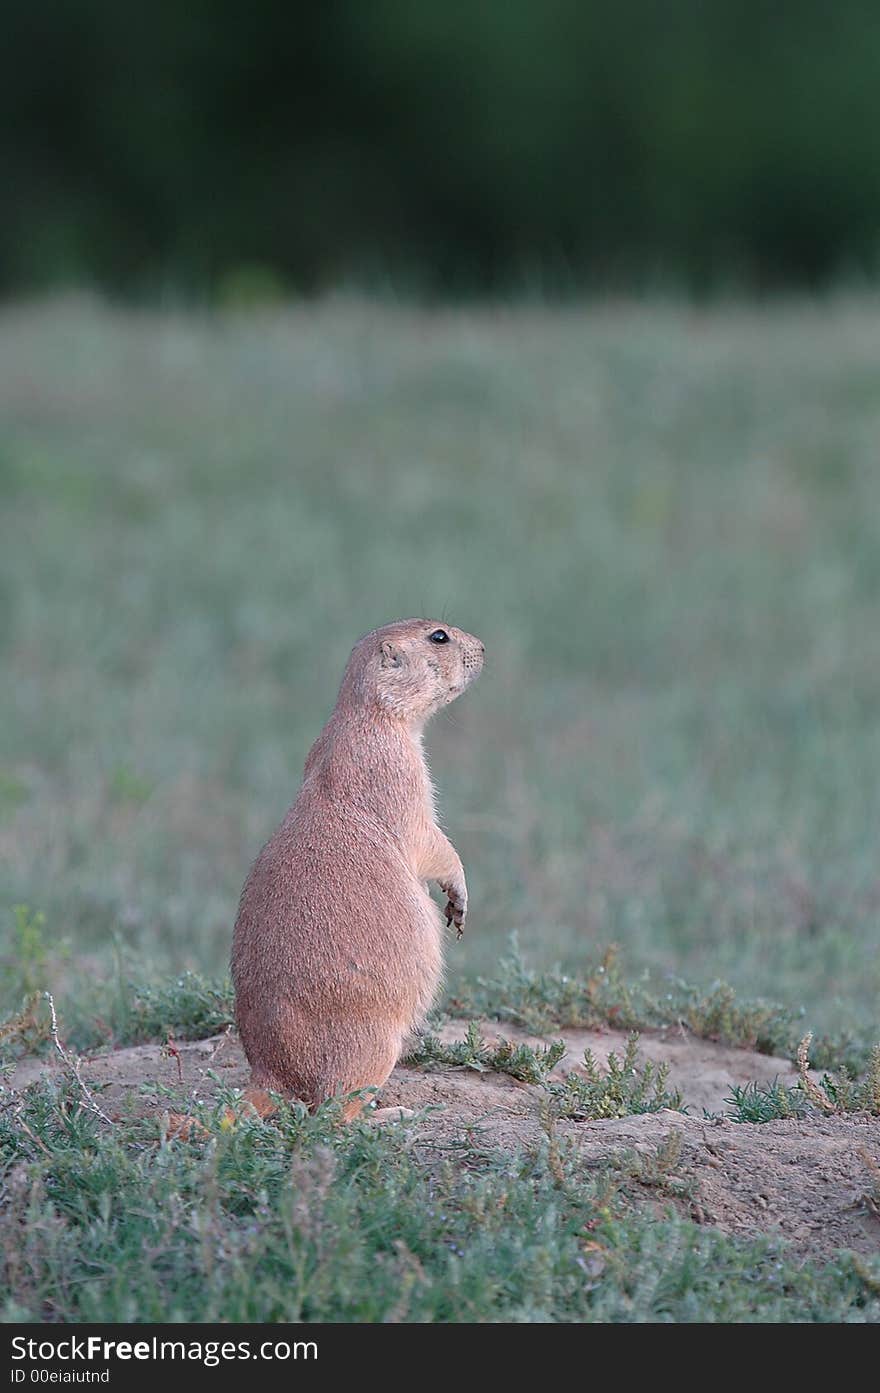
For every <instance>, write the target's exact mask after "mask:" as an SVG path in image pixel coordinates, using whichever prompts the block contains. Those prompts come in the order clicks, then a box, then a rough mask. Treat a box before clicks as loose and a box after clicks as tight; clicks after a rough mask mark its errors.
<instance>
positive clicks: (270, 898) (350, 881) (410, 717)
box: [232, 619, 484, 1118]
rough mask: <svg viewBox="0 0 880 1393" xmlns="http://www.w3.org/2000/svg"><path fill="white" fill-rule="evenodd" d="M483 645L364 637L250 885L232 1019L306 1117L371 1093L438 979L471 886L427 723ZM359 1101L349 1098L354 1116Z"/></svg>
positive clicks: (259, 1062) (412, 624)
mask: <svg viewBox="0 0 880 1393" xmlns="http://www.w3.org/2000/svg"><path fill="white" fill-rule="evenodd" d="M483 652H484V649H483V644H482V643H481V642H480V640H479V639H477V638H474V637H473V635H471V634H466V633H464V632H462V630H461V629H456V628H453V627H452V626H451V625H450V624H445V623H443V622H440V621H436V620H429V619H404V620H400V621H399V622H398V623H396V624H387V625H385V627H384V628H381V629H375V630H373V632H372V633H369V634H367V635H366V637H365V638H362V639H361V640H360V642H359V643H358V644H356V646H355V648H354V649H353V651H352V654H351V657H350V659H349V661H348V665H347V667H346V669H345V673H344V675H343V678H342V684H341V686H340V689H339V696H338V699H337V702H336V706H335V708H334V710H333V714H332V715H331V717H330V719H329V721H328V722H327V724H326V726H325V727H324V729H323V731H322V732H321V734H320V735H319V737H318V739H317V740H316V741H315V744H314V745H313V746H312V749H311V751H310V753H309V756H308V758H307V760H306V764H305V771H304V775H303V783H302V787H301V789H300V791H299V795H298V797H297V799H296V802H295V803H294V805H293V807H292V808H291V809H290V810H289V812H288V813H287V815H286V817H285V818H284V821H283V822H282V824H281V826H280V827H279V828H278V830H277V832H276V833H275V834H274V836H273V837H272V838H271V839H270V840H269V841H268V842H267V844H266V846H264V848H263V850H262V851H261V852H260V855H259V856H258V857H257V860H256V862H255V863H254V865H253V867H252V868H251V871H250V874H249V875H248V878H247V880H246V881H245V885H244V889H243V891H242V895H241V902H240V905H239V911H238V918H237V920H236V924H235V932H234V936H233V946H232V979H233V983H234V985H235V996H236V1020H237V1023H238V1029H239V1032H240V1034H241V1040H242V1044H243V1046H244V1049H245V1053H246V1054H247V1057H248V1061H249V1063H250V1065H251V1071H252V1083H251V1088H250V1089H249V1090H248V1093H247V1095H246V1096H247V1097H248V1098H249V1100H250V1101H251V1103H252V1104H253V1105H254V1106H255V1107H256V1108H257V1110H258V1111H259V1112H261V1113H266V1112H268V1111H271V1102H270V1100H269V1099H268V1095H267V1090H271V1091H273V1092H277V1093H285V1094H288V1095H292V1096H293V1097H295V1098H298V1099H301V1100H302V1101H303V1102H306V1103H308V1104H309V1105H310V1106H312V1107H314V1106H315V1105H317V1104H318V1103H320V1102H322V1101H323V1100H325V1099H327V1098H330V1097H332V1096H333V1095H335V1094H340V1093H341V1094H346V1093H352V1092H354V1091H355V1090H358V1089H364V1088H368V1087H371V1086H374V1087H376V1088H380V1087H381V1086H382V1084H384V1083H385V1081H386V1079H387V1078H388V1076H389V1074H390V1073H391V1070H392V1069H393V1068H394V1065H395V1064H396V1062H397V1060H398V1058H399V1056H400V1053H401V1049H402V1047H403V1045H404V1042H405V1040H406V1038H407V1036H408V1035H409V1034H410V1033H411V1032H412V1031H413V1030H415V1029H417V1028H418V1027H419V1026H420V1025H421V1023H422V1022H423V1021H424V1019H425V1016H426V1015H427V1013H428V1011H429V1010H430V1007H431V1004H432V1002H433V1001H434V998H435V996H436V993H437V989H438V987H439V985H440V979H441V974H442V937H443V928H444V924H443V914H441V912H440V910H439V908H438V906H437V905H436V904H435V903H434V901H433V900H432V899H431V897H430V895H429V894H428V890H427V882H428V881H431V880H435V881H437V883H438V884H439V886H440V888H441V890H442V891H443V893H444V894H445V895H446V899H447V903H446V910H445V918H446V924H447V925H449V924H454V925H455V926H456V928H457V930H458V933H459V937H460V936H461V930H462V927H463V925H464V922H465V917H466V914H467V886H466V883H465V876H464V870H463V868H462V864H461V861H460V859H459V856H458V853H457V852H456V850H455V848H454V847H453V846H452V844H451V842H449V840H448V839H447V838H446V836H445V835H444V833H443V832H442V831H441V830H440V828H439V827H438V825H437V820H436V808H435V803H434V789H433V787H432V784H431V779H430V775H429V773H428V768H427V765H426V763H425V757H424V754H423V751H422V732H423V730H424V727H425V724H426V722H427V721H428V719H429V717H430V716H432V715H433V714H434V712H435V711H438V710H439V709H440V708H441V707H443V706H446V705H448V704H449V702H452V701H454V700H455V698H456V697H458V696H460V695H461V693H462V692H463V691H464V690H465V688H466V687H467V686H468V685H469V684H470V683H471V682H472V681H473V680H474V678H475V677H477V676H478V675H479V673H480V670H481V668H482V666H483ZM365 1101H366V1100H365V1099H352V1100H349V1101H348V1102H347V1103H346V1104H345V1106H344V1110H343V1113H344V1116H345V1117H346V1118H350V1117H353V1116H355V1115H356V1114H357V1113H358V1112H359V1111H360V1109H361V1108H362V1107H363V1105H364V1102H365Z"/></svg>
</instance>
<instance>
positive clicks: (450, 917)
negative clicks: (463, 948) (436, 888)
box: [440, 884, 467, 938]
mask: <svg viewBox="0 0 880 1393" xmlns="http://www.w3.org/2000/svg"><path fill="white" fill-rule="evenodd" d="M440 889H441V890H442V891H443V892H444V894H445V895H446V896H447V901H446V909H445V910H444V913H445V915H446V927H447V928H449V926H450V924H454V925H455V928H456V938H461V936H462V934H463V932H464V921H465V919H466V918H467V891H466V890H459V889H456V887H455V886H453V885H442V884H441V886H440Z"/></svg>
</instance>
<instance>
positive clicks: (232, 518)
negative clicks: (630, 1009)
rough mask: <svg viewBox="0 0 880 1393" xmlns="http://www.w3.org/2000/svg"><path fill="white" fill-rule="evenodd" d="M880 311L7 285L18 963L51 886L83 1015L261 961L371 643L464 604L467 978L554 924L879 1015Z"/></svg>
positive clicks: (457, 805)
mask: <svg viewBox="0 0 880 1393" xmlns="http://www.w3.org/2000/svg"><path fill="white" fill-rule="evenodd" d="M878 334H880V308H878V305H877V302H876V301H874V300H872V299H871V298H865V299H864V300H862V301H853V300H847V299H840V300H837V301H833V300H832V301H828V302H825V303H822V304H818V303H817V304H813V305H809V304H806V303H804V304H789V305H787V306H777V307H768V308H767V309H765V310H754V311H746V310H739V309H736V308H730V307H728V308H724V309H718V310H712V311H706V312H694V311H691V310H685V309H678V308H676V307H674V306H669V305H661V304H655V305H645V306H637V305H632V306H625V305H604V306H603V305H597V306H595V307H583V308H571V309H569V310H562V311H550V310H544V309H541V308H537V307H533V308H522V309H513V308H511V309H509V310H501V309H495V310H487V311H485V312H479V311H447V312H439V311H438V312H434V313H428V312H425V311H422V310H409V309H402V308H394V307H388V306H385V307H377V306H375V305H369V304H364V303H356V302H348V301H328V302H326V303H324V304H319V305H316V306H309V307H306V306H301V307H292V308H290V309H288V310H284V309H282V310H279V311H278V312H277V313H271V314H267V315H266V316H263V317H259V316H258V317H247V316H240V317H235V316H227V317H220V316H208V315H200V314H195V313H192V314H185V313H177V312H174V311H168V312H162V313H159V312H154V313H147V312H139V313H133V312H126V311H121V310H111V309H108V308H106V307H101V306H99V305H98V304H96V303H93V302H91V301H88V300H84V299H70V300H66V301H56V302H50V303H47V304H45V305H40V306H21V307H15V306H12V307H6V308H5V310H3V311H2V313H0V421H2V427H0V494H2V522H0V528H2V545H0V615H2V621H0V662H2V666H3V673H4V681H3V683H2V684H0V844H2V852H3V854H2V856H0V905H5V906H6V909H5V910H3V911H2V912H0V960H2V961H3V962H4V965H5V966H11V964H12V961H13V959H14V957H15V944H16V940H15V933H16V928H15V921H14V918H13V915H12V906H13V905H19V904H20V905H27V906H29V910H30V913H31V914H32V915H34V916H38V915H43V916H45V922H44V923H43V925H42V928H41V929H40V933H41V935H42V942H43V944H44V945H45V950H46V963H45V968H44V970H43V971H42V973H41V980H40V984H39V985H40V986H41V987H43V986H48V987H49V988H50V989H51V990H52V991H53V992H54V993H55V995H56V998H57V999H58V1001H59V1003H60V1005H61V1006H62V1009H63V1013H64V1015H65V1017H66V1018H69V1017H70V1009H69V1004H70V1003H71V1002H73V1003H76V1002H77V1001H79V1000H84V999H87V998H88V996H89V994H90V993H91V992H92V989H93V984H94V983H96V982H97V981H98V980H99V979H100V980H101V981H102V982H107V981H111V980H114V979H115V978H116V977H117V976H120V977H121V979H123V980H125V979H127V978H128V977H133V978H135V979H136V980H139V981H142V982H158V981H162V980H167V978H168V977H169V976H170V975H172V974H177V973H179V972H181V971H183V970H185V969H192V970H196V971H200V972H203V973H206V974H208V975H209V976H217V975H218V974H220V973H222V971H223V970H224V968H225V963H226V958H227V954H228V948H229V939H230V932H231V924H232V921H233V918H234V915H235V907H236V901H237V897H238V893H239V890H240V887H241V884H242V881H243V879H244V875H245V872H246V870H247V867H248V865H249V863H250V861H251V860H252V858H253V856H254V855H255V853H256V851H257V850H258V848H259V846H260V844H261V842H262V841H263V840H264V839H265V838H266V837H267V836H268V834H269V833H270V832H271V830H272V829H273V827H274V826H275V825H276V823H277V821H278V820H279V819H280V817H281V815H282V813H283V811H284V809H285V807H286V805H287V804H288V802H289V801H290V799H291V798H292V796H293V794H294V792H295V790H296V786H297V783H298V779H299V776H300V770H301V767H302V763H303V759H304V756H305V753H306V750H307V748H308V746H309V744H310V742H311V741H312V739H313V738H314V736H315V735H316V733H317V731H318V730H319V729H320V726H321V724H322V722H323V721H324V719H325V718H326V715H327V713H328V711H329V709H330V706H331V705H332V702H333V699H334V695H335V689H336V685H337V683H338V681H339V676H340V673H341V671H342V667H343V664H344V662H345V658H346V656H347V653H348V650H349V648H350V646H351V644H352V642H353V640H354V639H355V638H356V637H357V636H358V635H359V634H361V633H363V632H364V631H365V630H366V629H367V628H369V627H370V626H372V625H374V624H376V623H378V622H381V621H384V620H387V619H388V618H391V617H395V616H398V615H402V614H410V613H413V612H422V611H424V612H428V613H430V612H434V613H443V612H444V611H445V612H446V613H448V614H449V615H450V616H451V617H453V618H455V619H456V620H458V621H459V622H461V623H462V624H463V625H465V626H466V627H468V628H470V629H472V630H474V631H476V632H478V633H479V634H480V635H481V637H482V638H483V639H484V640H485V642H486V645H487V654H488V659H487V666H486V670H485V671H484V674H483V676H482V677H481V679H480V682H479V684H478V685H477V686H476V687H475V688H474V690H473V691H472V692H470V693H468V695H467V697H466V698H464V699H463V700H462V701H461V702H459V703H457V704H456V705H455V706H454V707H452V708H451V709H450V711H449V713H448V717H447V718H440V719H438V720H437V721H436V722H435V723H434V726H433V727H432V729H431V730H430V731H429V737H428V745H429V750H430V755H431V760H432V765H433V768H434V770H435V773H436V776H437V779H438V782H439V785H440V802H441V807H442V810H443V814H444V821H445V823H446V825H447V827H448V828H449V830H450V833H451V835H452V837H453V839H454V841H455V842H456V844H457V845H458V846H459V848H460V850H461V852H462V855H463V859H464V861H465V865H466V868H467V871H468V876H469V886H470V892H471V906H472V908H471V920H470V926H469V929H468V932H467V934H466V936H465V939H464V940H463V942H462V943H461V944H460V945H456V944H450V951H449V960H450V974H451V975H450V980H451V984H452V986H453V988H455V987H456V986H458V985H459V984H460V983H461V982H463V981H464V980H471V979H472V978H473V977H474V976H476V975H479V974H483V975H485V974H486V972H487V971H489V970H491V968H492V965H493V963H494V962H495V961H497V958H498V956H499V952H500V951H502V950H503V945H504V944H505V943H506V942H507V939H508V936H509V934H510V932H511V931H512V930H515V931H517V932H518V934H519V938H520V942H521V944H522V948H523V951H524V952H525V953H526V954H527V956H528V957H529V959H530V961H532V962H535V963H537V964H538V965H539V966H549V965H550V964H552V963H553V962H560V963H561V964H562V965H563V967H564V968H565V969H566V970H570V971H574V972H577V971H578V970H579V968H580V967H581V965H582V963H583V961H584V958H585V956H587V955H589V954H590V952H591V951H592V950H593V948H594V945H596V944H597V943H598V944H604V943H609V942H616V943H619V944H620V945H621V946H622V948H623V950H624V951H625V953H626V955H627V961H628V962H631V963H633V964H639V965H641V966H644V967H645V968H649V969H651V971H652V972H653V973H655V974H659V975H660V976H661V977H662V976H663V975H664V974H671V975H672V976H674V977H676V978H677V977H681V978H684V979H686V980H688V981H691V982H695V983H698V984H703V985H704V986H708V985H709V984H711V983H712V982H713V981H714V980H715V979H724V980H726V981H728V982H730V984H731V986H732V987H733V988H734V989H735V990H736V991H737V993H738V994H740V995H745V996H751V997H757V996H768V997H772V998H773V999H775V1000H778V1001H781V1002H782V1003H783V1004H787V1005H789V1006H792V1007H800V1006H801V1005H804V1006H806V1008H807V1011H808V1013H809V1019H810V1021H811V1023H812V1024H813V1025H814V1026H815V1028H816V1029H817V1030H819V1031H824V1032H831V1033H834V1032H837V1031H842V1030H853V1031H855V1032H858V1031H862V1030H866V1031H868V1032H869V1033H870V1031H871V1029H872V1028H873V1027H874V1025H875V1021H876V1001H877V998H878V992H880V953H878V947H880V918H878V915H877V905H878V894H880V882H878V871H877V863H876V845H875V836H874V829H875V828H876V827H877V825H878V821H880V816H878V815H880V723H878V720H877V703H876V672H877V668H878V658H880V649H878V645H880V637H878V631H877V625H876V612H877V603H878V599H880V565H878V561H877V558H878V556H880V546H878V535H877V533H878V527H880V522H878V519H880V473H878V471H877V469H876V467H875V463H876V452H875V445H876V438H877V430H878V425H880V387H878V380H877V374H876V343H877V338H878ZM3 975H4V980H8V977H9V975H10V974H3ZM11 975H12V976H13V977H14V973H13V974H11ZM4 991H5V994H6V999H5V1000H4V1001H3V1002H2V1003H0V1005H2V1007H3V1008H5V1009H8V1010H11V1009H14V1008H15V1007H16V1006H17V1004H18V1001H19V999H20V995H21V993H20V991H19V984H18V983H17V982H15V981H12V982H10V985H9V987H8V988H5V989H4Z"/></svg>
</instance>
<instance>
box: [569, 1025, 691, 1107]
mask: <svg viewBox="0 0 880 1393" xmlns="http://www.w3.org/2000/svg"><path fill="white" fill-rule="evenodd" d="M583 1069H584V1074H585V1075H586V1077H583V1076H582V1075H580V1074H574V1073H572V1074H568V1075H566V1077H565V1079H564V1080H563V1081H562V1082H560V1083H551V1084H550V1094H551V1097H552V1100H553V1110H554V1112H555V1113H556V1115H557V1116H558V1117H568V1118H572V1119H574V1120H576V1121H578V1122H593V1121H597V1120H599V1119H600V1118H607V1117H628V1116H629V1115H630V1114H631V1113H643V1112H659V1111H660V1109H661V1108H671V1109H673V1110H675V1111H677V1112H684V1111H685V1109H684V1107H683V1105H682V1096H681V1094H680V1093H679V1091H678V1090H677V1089H673V1090H672V1091H671V1092H670V1091H669V1090H667V1087H666V1084H667V1081H668V1078H669V1066H668V1065H667V1064H659V1065H657V1064H654V1063H653V1062H652V1061H651V1060H650V1059H649V1060H646V1061H645V1063H644V1064H641V1063H640V1061H639V1037H638V1035H637V1034H636V1033H633V1034H632V1035H631V1036H630V1037H629V1040H628V1041H627V1043H626V1049H625V1050H624V1054H623V1058H622V1059H619V1058H618V1056H617V1055H616V1054H615V1053H614V1052H613V1051H612V1053H611V1054H609V1056H608V1066H607V1069H606V1070H605V1072H604V1073H603V1071H602V1069H601V1068H600V1067H599V1065H598V1064H597V1062H596V1060H595V1059H594V1058H593V1055H592V1053H591V1051H590V1050H585V1051H584V1060H583Z"/></svg>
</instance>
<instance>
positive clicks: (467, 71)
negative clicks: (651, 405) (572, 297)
mask: <svg viewBox="0 0 880 1393" xmlns="http://www.w3.org/2000/svg"><path fill="white" fill-rule="evenodd" d="M3 13H4V20H3V38H2V44H0V103H2V105H3V108H4V110H3V120H2V122H0V187H2V189H3V216H2V218H0V289H2V290H4V291H6V292H10V291H14V290H17V289H21V288H30V287H41V286H45V285H47V284H52V283H56V282H59V281H68V282H69V281H71V280H73V281H83V280H86V281H92V282H97V283H99V284H102V285H104V286H106V287H108V288H110V289H112V290H116V291H124V292H126V293H149V292H155V291H156V290H157V289H160V288H162V287H168V286H172V287H174V288H176V289H180V290H187V289H188V290H191V291H195V292H196V293H199V294H201V293H208V294H213V293H216V291H217V290H218V287H222V286H223V285H230V284H235V283H236V278H238V280H239V281H242V283H247V281H248V277H251V278H252V279H253V280H255V282H257V283H258V282H259V281H260V278H261V277H262V278H263V279H264V280H265V281H266V282H267V283H270V284H271V283H275V282H276V281H277V283H278V284H279V285H282V284H283V285H284V286H286V287H288V288H290V289H293V290H309V289H312V288H316V287H320V286H323V285H325V284H334V283H338V282H339V281H341V280H345V279H354V280H361V281H363V280H369V279H371V278H373V279H382V278H384V277H387V278H390V279H391V280H392V281H394V282H398V283H399V282H402V283H404V284H411V285H412V287H413V288H417V289H420V290H424V291H430V292H435V291H436V292H440V293H443V292H453V293H465V292H469V291H482V290H487V289H489V290H492V289H506V288H510V287H511V286H516V285H522V284H523V283H524V282H528V281H529V280H530V279H534V278H538V279H539V280H540V282H541V283H542V284H543V285H544V286H545V288H547V289H552V288H554V287H557V286H558V287H559V288H568V287H573V286H590V285H596V284H599V285H612V286H619V287H626V286H634V285H635V286H638V285H639V284H645V283H651V282H652V281H656V280H657V279H658V278H659V279H664V278H665V279H671V280H674V281H684V282H686V283H688V284H690V285H691V286H694V287H712V286H715V285H718V284H722V285H723V284H732V285H735V286H740V287H742V288H749V289H754V288H762V287H765V286H773V285H777V284H809V285H817V284H821V283H822V282H823V281H826V280H827V279H828V278H830V277H832V276H834V275H837V274H839V273H841V272H843V273H846V272H847V271H853V270H858V271H866V272H869V273H870V272H871V271H873V270H874V269H875V267H876V262H877V254H878V249H880V6H878V4H877V3H876V0H836V3H832V0H602V3H599V0H471V3H463V0H321V3H319V4H316V5H297V4H291V3H290V0H287V3H284V2H283V0H251V3H243V2H242V0H152V2H151V3H150V4H149V5H135V4H132V3H128V2H127V0H7V4H6V5H5V6H4V12H3Z"/></svg>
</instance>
